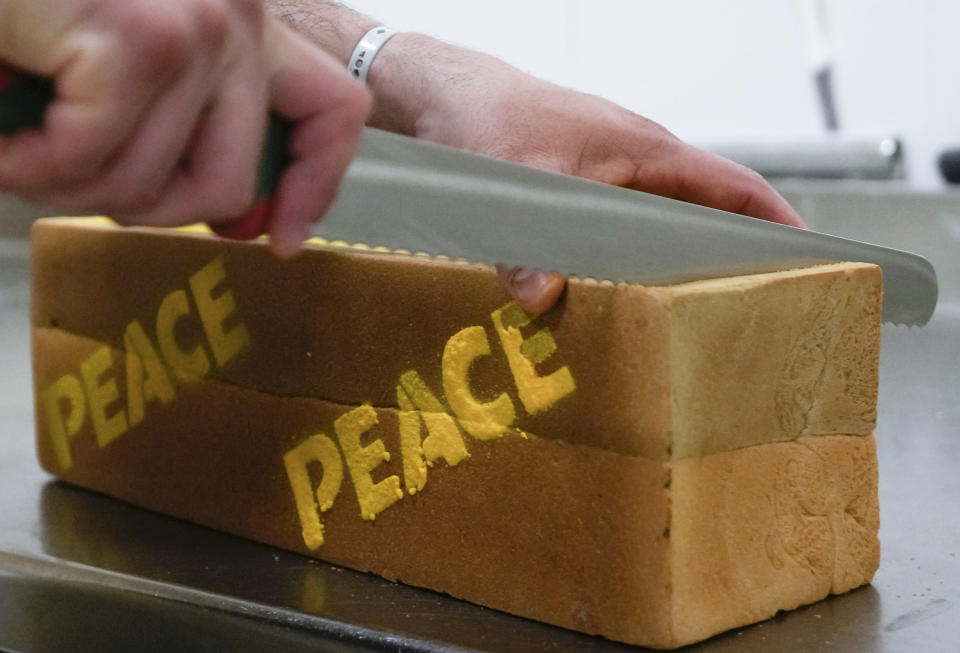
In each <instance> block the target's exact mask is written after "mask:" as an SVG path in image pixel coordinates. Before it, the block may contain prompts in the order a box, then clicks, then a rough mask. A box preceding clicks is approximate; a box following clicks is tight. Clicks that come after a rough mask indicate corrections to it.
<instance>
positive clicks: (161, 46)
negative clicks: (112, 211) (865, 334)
mask: <svg viewBox="0 0 960 653" xmlns="http://www.w3.org/2000/svg"><path fill="white" fill-rule="evenodd" d="M139 5H140V3H135V2H132V3H119V4H117V3H114V4H113V7H112V8H111V9H110V12H106V11H101V13H102V14H106V13H109V20H110V21H112V23H111V24H110V25H106V24H104V22H105V21H106V20H107V19H106V17H105V16H100V15H93V16H90V17H88V19H87V20H86V21H85V22H83V23H82V24H81V25H79V26H77V27H75V28H72V29H71V30H69V31H67V32H66V33H65V34H64V36H63V37H62V40H61V41H58V42H57V43H56V44H51V49H56V50H57V51H58V53H59V54H58V56H57V57H53V56H52V55H51V58H53V59H55V61H53V62H51V61H47V60H43V61H39V62H38V63H40V64H42V65H41V66H40V68H45V67H50V66H53V69H52V70H41V71H40V72H42V73H43V74H47V75H51V76H55V78H56V87H57V88H56V92H57V98H56V100H55V101H54V102H53V103H52V105H51V106H50V107H49V108H48V110H47V112H46V115H45V117H44V118H45V119H44V125H43V128H42V129H41V130H35V131H30V132H26V133H22V134H18V135H16V136H14V137H13V138H10V139H7V140H5V142H3V143H2V144H0V180H2V182H3V184H4V185H6V186H9V187H12V188H16V189H18V190H21V191H24V192H27V191H29V192H35V193H36V192H45V191H49V190H52V189H55V188H63V187H65V186H71V185H76V184H79V183H83V182H86V181H89V180H92V179H96V178H98V177H99V176H101V174H102V172H103V169H104V167H105V166H107V165H108V164H109V162H110V161H111V160H112V159H113V158H114V157H115V156H117V153H118V152H119V151H120V150H121V148H122V147H123V146H124V144H125V143H127V142H128V141H129V140H130V138H131V135H132V134H133V133H134V132H135V131H136V129H137V127H138V125H139V124H140V123H141V122H142V120H143V118H144V115H145V114H146V113H147V111H148V108H149V107H150V105H151V104H152V103H153V102H155V101H156V99H157V97H158V96H159V94H161V93H162V92H163V91H164V90H165V89H166V88H167V87H168V86H169V84H170V83H172V82H173V80H175V79H176V77H177V75H178V74H179V73H180V72H181V71H182V69H183V66H184V65H185V62H186V59H187V58H188V57H189V54H190V53H189V46H188V44H189V39H188V36H189V33H190V30H191V28H190V26H189V24H188V23H187V22H186V21H185V20H184V18H183V16H182V15H181V13H182V12H180V11H178V10H177V9H175V8H174V9H169V8H168V9H167V10H164V8H162V7H158V8H156V9H155V10H154V11H153V12H152V16H151V17H150V21H149V23H147V22H146V19H145V18H144V16H143V14H144V10H143V7H142V6H139ZM92 13H93V12H92ZM50 20H51V21H55V20H56V16H52V17H51V18H50ZM138 30H139V31H138ZM134 35H135V36H134ZM125 38H126V39H135V40H136V46H137V47H136V49H135V50H133V51H131V49H130V48H129V47H125V43H124V39H125Z"/></svg>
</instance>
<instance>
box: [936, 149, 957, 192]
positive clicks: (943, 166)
mask: <svg viewBox="0 0 960 653" xmlns="http://www.w3.org/2000/svg"><path fill="white" fill-rule="evenodd" d="M937 165H938V166H939V168H940V174H941V175H943V180H944V181H946V182H947V183H948V184H960V147H953V148H950V149H949V150H944V151H943V152H941V153H940V158H939V159H938V160H937Z"/></svg>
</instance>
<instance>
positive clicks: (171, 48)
mask: <svg viewBox="0 0 960 653" xmlns="http://www.w3.org/2000/svg"><path fill="white" fill-rule="evenodd" d="M192 32H193V30H192V28H191V26H190V24H189V23H188V21H187V20H185V18H184V16H183V15H182V14H180V13H179V12H176V11H163V10H158V11H156V12H155V13H154V14H153V15H152V16H151V19H150V21H149V22H148V23H146V24H145V25H143V26H142V27H141V29H140V30H139V31H138V32H136V33H135V34H136V36H135V38H136V39H137V52H139V56H140V58H141V61H143V62H144V64H145V66H146V67H147V68H148V69H149V70H150V71H156V72H164V71H168V70H170V69H179V68H182V67H183V66H185V65H186V64H187V63H188V62H189V61H190V59H191V56H192V51H191V50H192V47H191V46H192Z"/></svg>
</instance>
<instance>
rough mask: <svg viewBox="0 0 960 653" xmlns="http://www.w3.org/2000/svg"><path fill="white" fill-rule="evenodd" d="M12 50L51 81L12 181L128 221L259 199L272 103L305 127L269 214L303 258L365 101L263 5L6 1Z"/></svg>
mask: <svg viewBox="0 0 960 653" xmlns="http://www.w3.org/2000/svg"><path fill="white" fill-rule="evenodd" d="M0 60H2V61H4V62H6V63H8V64H10V65H11V66H15V67H18V68H20V69H23V70H26V71H30V72H33V73H36V74H38V75H42V76H46V77H50V78H52V79H53V80H54V83H55V86H56V98H55V100H54V102H53V103H52V104H51V105H50V106H49V108H48V109H47V112H46V114H45V117H44V123H43V126H42V127H41V128H40V129H39V130H32V131H28V132H23V133H18V134H16V135H14V136H12V137H8V138H0V188H3V189H7V190H12V191H15V192H17V193H19V194H21V195H24V196H26V197H28V198H30V199H34V200H37V201H42V202H45V203H50V204H55V205H59V206H61V207H63V208H66V209H69V210H71V211H78V212H90V211H95V212H106V213H109V214H111V215H112V216H114V217H116V218H117V219H119V220H120V221H122V222H124V223H131V224H132V223H136V224H144V225H156V226H172V225H178V224H185V223H189V222H196V221H204V222H208V223H211V224H216V223H223V222H226V221H229V220H231V219H234V218H236V217H238V216H239V215H241V214H242V213H244V212H245V211H246V210H247V209H248V208H249V207H250V205H251V204H252V201H253V195H254V186H255V181H256V171H257V163H258V161H259V156H260V150H261V147H262V142H263V137H264V133H265V129H266V120H267V113H268V109H271V108H272V109H273V110H274V111H276V112H277V113H279V114H280V115H282V116H284V117H286V118H288V119H289V120H291V121H293V122H294V123H296V128H295V131H294V133H293V137H292V139H291V154H292V156H293V158H294V163H293V165H291V167H290V168H289V169H288V170H287V172H286V173H285V174H284V176H283V178H282V179H281V181H280V185H279V187H278V190H277V195H276V198H275V201H274V204H273V210H272V213H271V216H270V217H269V218H268V220H269V225H270V226H269V230H270V235H271V245H272V247H273V248H274V250H275V251H276V252H278V253H279V254H281V255H289V254H291V253H293V252H294V251H295V250H296V249H297V248H298V247H299V245H300V243H301V242H302V240H303V238H304V236H305V235H306V232H307V229H308V227H309V223H310V222H312V221H314V220H316V219H317V218H319V217H320V215H321V214H322V213H323V212H324V211H325V210H326V208H327V206H328V205H329V204H330V202H331V201H332V200H333V197H334V195H335V193H336V188H337V185H338V182H339V180H340V177H341V176H342V174H343V172H344V171H345V169H346V167H347V165H348V163H349V161H350V159H351V158H352V156H353V153H354V150H355V148H356V144H357V141H358V138H359V135H360V130H361V128H362V126H363V122H364V119H365V117H366V113H367V109H368V106H369V98H368V95H367V93H366V91H365V90H364V89H363V88H362V87H360V86H359V85H358V84H356V82H355V81H354V80H352V79H350V78H349V76H348V75H347V74H346V72H345V71H343V69H342V66H341V65H340V64H339V63H338V62H336V61H335V60H333V59H332V58H330V57H329V56H328V55H326V54H324V53H323V52H321V51H320V50H318V49H316V48H315V47H314V46H312V45H310V44H309V43H308V42H307V41H306V40H304V39H302V38H301V37H299V36H297V35H296V34H294V33H293V32H292V31H290V30H289V29H288V28H286V27H284V26H282V25H281V24H280V23H279V22H277V21H276V20H274V19H272V18H269V17H267V16H265V14H264V11H263V8H262V6H261V2H260V0H167V1H165V2H156V1H155V0H122V1H117V0H0Z"/></svg>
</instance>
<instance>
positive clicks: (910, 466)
mask: <svg viewBox="0 0 960 653" xmlns="http://www.w3.org/2000/svg"><path fill="white" fill-rule="evenodd" d="M0 245H2V243H0ZM22 250H23V248H22V247H19V246H16V245H14V246H9V244H8V245H7V246H4V247H0V649H11V650H14V651H24V652H26V651H30V652H37V653H42V652H45V651H58V652H64V651H87V650H91V651H125V650H132V649H134V647H136V650H137V651H140V652H146V651H155V650H156V651H171V650H177V651H220V650H224V651H227V650H229V651H237V652H243V651H272V650H276V651H285V652H296V651H312V650H322V651H338V650H413V651H446V650H463V649H478V650H486V651H598V652H600V651H638V650H640V649H638V648H636V647H629V646H624V645H619V644H615V643H612V642H608V641H605V640H602V639H599V638H594V637H588V636H584V635H580V634H577V633H573V632H569V631H565V630H562V629H559V628H555V627H552V626H546V625H543V624H538V623H536V622H533V621H528V620H525V619H521V618H518V617H513V616H510V615H507V614H504V613H500V612H497V611H494V610H489V609H485V608H481V607H478V606H474V605H472V604H469V603H466V602H463V601H458V600H456V599H452V598H449V597H447V596H444V595H441V594H437V593H434V592H430V591H426V590H420V589H416V588H412V587H407V586H402V585H397V584H394V583H390V582H387V581H384V580H381V579H379V578H377V577H375V576H372V575H368V574H363V573H358V572H354V571H351V570H347V569H341V568H337V567H334V566H331V565H328V564H325V563H320V562H316V561H312V560H309V559H307V558H304V557H301V556H298V555H295V554H292V553H287V552H285V551H280V550H274V549H272V548H269V547H266V546H263V545H259V544H256V543H253V542H249V541H245V540H242V539H238V538H235V537H231V536H228V535H224V534H221V533H217V532H214V531H211V530H208V529H205V528H202V527H198V526H193V525H190V524H187V523H184V522H180V521H177V520H174V519H170V518H167V517H164V516H161V515H157V514H154V513H150V512H147V511H144V510H140V509H137V508H134V507H132V506H129V505H127V504H124V503H122V502H119V501H116V500H113V499H110V498H107V497H104V496H101V495H98V494H95V493H92V492H88V491H85V490H81V489H78V488H74V487H72V486H69V485H66V484H64V483H61V482H57V481H54V480H52V478H51V477H49V476H47V475H46V474H45V473H44V472H42V471H41V470H40V469H39V467H38V466H37V464H36V462H35V460H34V453H33V437H34V434H33V404H32V397H31V382H30V365H29V324H28V312H27V305H28V278H27V269H26V259H25V256H24V254H22V253H21V252H22ZM942 281H943V280H942ZM952 282H954V283H956V282H957V280H953V281H952ZM883 335H884V341H883V349H882V356H881V363H880V370H881V371H880V375H881V385H880V409H879V424H878V428H877V433H876V435H877V440H878V444H879V455H880V507H881V522H882V526H881V532H880V538H881V543H882V556H883V559H882V562H881V566H880V570H879V571H878V572H877V575H876V577H875V579H874V582H873V584H872V585H870V586H868V587H864V588H861V589H859V590H856V591H854V592H851V593H849V594H847V595H844V596H840V597H833V598H829V599H827V600H825V601H822V602H820V603H817V604H814V605H811V606H807V607H804V608H800V609H798V610H795V611H793V612H789V613H785V614H781V615H778V616H777V617H775V618H773V619H772V620H769V621H767V622H764V623H761V624H757V625H754V626H750V627H746V628H741V629H736V630H734V631H731V632H729V633H726V634H723V635H720V636H718V637H715V638H713V639H711V640H708V641H707V642H704V643H701V644H697V645H694V646H692V647H690V648H689V649H684V650H692V651H708V652H716V651H733V650H736V651H777V652H780V651H821V650H837V651H956V650H960V605H958V604H960V558H958V556H960V305H957V304H949V303H946V304H945V303H941V305H940V306H939V307H938V310H937V313H936V315H935V316H934V318H933V320H932V321H931V323H930V324H929V325H928V326H927V327H925V328H923V329H919V330H918V329H906V328H903V327H884V334H883Z"/></svg>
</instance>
